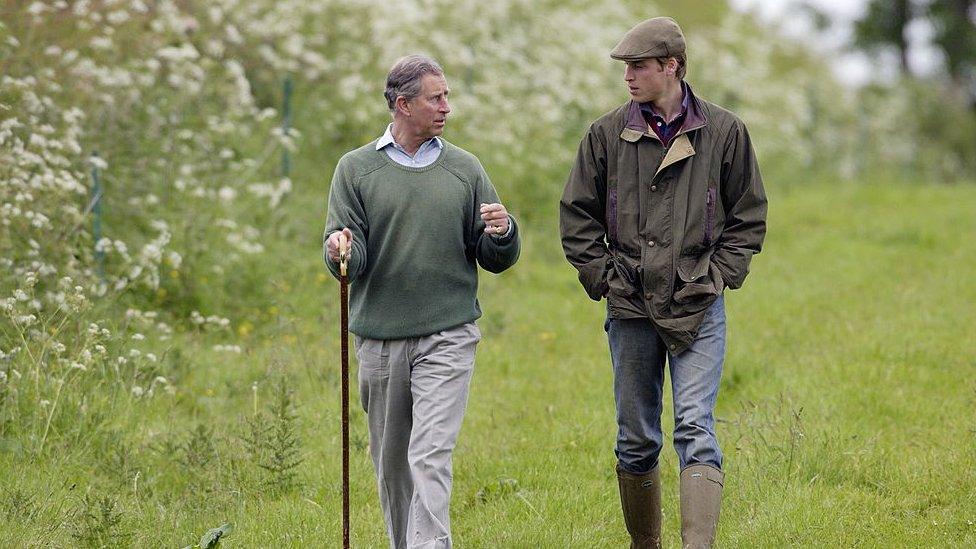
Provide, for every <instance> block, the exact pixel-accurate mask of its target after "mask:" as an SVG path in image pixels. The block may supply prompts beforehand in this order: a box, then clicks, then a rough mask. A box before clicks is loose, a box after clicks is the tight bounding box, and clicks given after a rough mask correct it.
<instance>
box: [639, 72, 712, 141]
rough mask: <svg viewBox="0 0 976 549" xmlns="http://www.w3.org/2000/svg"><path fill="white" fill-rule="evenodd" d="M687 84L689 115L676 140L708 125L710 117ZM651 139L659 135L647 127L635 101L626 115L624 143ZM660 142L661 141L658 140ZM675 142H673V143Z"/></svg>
mask: <svg viewBox="0 0 976 549" xmlns="http://www.w3.org/2000/svg"><path fill="white" fill-rule="evenodd" d="M684 84H685V91H686V92H687V94H688V100H689V101H688V114H687V115H686V116H685V123H684V124H682V125H681V129H680V130H678V133H677V135H675V139H677V137H678V136H680V135H681V134H684V133H688V132H690V131H692V130H697V129H699V128H703V127H705V126H707V125H708V117H707V116H706V114H705V109H704V108H702V105H701V102H700V101H699V100H698V98H697V97H696V96H695V92H694V91H692V89H691V85H690V84H688V83H687V82H685V83H684ZM644 136H647V137H650V138H651V139H658V137H657V135H656V134H655V133H654V132H653V131H651V129H650V128H648V127H647V121H646V120H644V115H643V114H641V109H640V103H638V102H637V101H634V100H633V99H631V100H630V102H629V103H628V104H627V107H626V112H625V114H624V129H623V131H621V132H620V138H621V139H623V140H624V141H629V142H631V143H636V142H637V141H640V138H641V137H644ZM658 141H660V139H658ZM673 141H674V140H672V142H673Z"/></svg>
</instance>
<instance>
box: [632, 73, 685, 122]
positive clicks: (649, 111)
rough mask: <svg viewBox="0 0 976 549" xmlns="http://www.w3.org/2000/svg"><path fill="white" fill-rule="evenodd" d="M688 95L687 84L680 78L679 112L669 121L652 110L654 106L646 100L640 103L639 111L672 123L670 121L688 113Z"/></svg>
mask: <svg viewBox="0 0 976 549" xmlns="http://www.w3.org/2000/svg"><path fill="white" fill-rule="evenodd" d="M690 95H691V94H689V93H688V85H687V84H685V81H684V80H682V81H681V112H680V113H678V116H675V117H674V120H672V121H671V122H668V121H667V120H664V116H662V115H661V114H659V113H658V112H657V111H655V110H654V107H653V106H651V104H650V102H648V103H641V104H640V109H641V112H643V113H645V114H646V115H649V116H653V117H655V118H660V119H661V120H663V121H664V122H667V123H668V124H672V123H674V122H676V121H678V120H680V119H681V117H683V116H684V115H685V114H687V113H688V103H689V99H688V98H689V96H690Z"/></svg>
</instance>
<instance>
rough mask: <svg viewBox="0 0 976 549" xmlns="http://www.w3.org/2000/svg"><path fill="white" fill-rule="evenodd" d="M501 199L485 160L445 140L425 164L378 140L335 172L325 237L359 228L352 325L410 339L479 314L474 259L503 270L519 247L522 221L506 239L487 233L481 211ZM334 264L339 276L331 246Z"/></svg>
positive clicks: (369, 333)
mask: <svg viewBox="0 0 976 549" xmlns="http://www.w3.org/2000/svg"><path fill="white" fill-rule="evenodd" d="M492 202H499V199H498V195H497V193H496V192H495V188H494V187H493V186H492V184H491V181H490V180H489V179H488V174H486V173H485V170H484V168H482V167H481V163H480V162H478V159H477V158H476V157H475V156H474V155H472V154H471V153H468V152H467V151H464V150H462V149H460V148H458V147H456V146H454V145H452V144H450V143H448V142H446V141H444V149H443V150H442V151H441V154H440V156H439V157H438V158H437V160H436V161H435V162H434V163H433V164H431V165H429V166H425V167H423V168H413V167H408V166H402V165H400V164H397V163H396V162H394V161H393V160H392V159H390V158H389V157H388V156H387V155H386V153H385V152H384V151H381V150H380V151H377V150H376V142H375V141H373V142H372V143H369V144H367V145H365V146H363V147H360V148H359V149H356V150H354V151H350V152H348V153H346V154H345V155H344V156H343V157H342V158H341V159H340V160H339V164H338V165H337V166H336V169H335V173H334V175H333V177H332V189H331V191H330V193H329V214H328V218H327V220H326V226H325V235H324V238H328V235H329V234H331V233H332V232H334V231H337V230H340V229H342V228H343V227H348V228H349V229H350V230H351V231H352V234H353V244H352V255H351V257H350V258H349V265H348V276H349V283H350V290H349V318H350V323H349V329H350V331H352V332H353V333H355V334H357V335H360V336H362V337H368V338H373V339H401V338H407V337H418V336H426V335H430V334H433V333H436V332H439V331H441V330H444V329H446V328H450V327H453V326H457V325H459V324H463V323H465V322H471V321H472V320H475V319H477V318H479V317H480V316H481V308H480V306H479V305H478V270H477V266H476V264H475V262H476V261H477V264H479V265H481V267H482V268H483V269H485V270H487V271H491V272H493V273H499V272H501V271H504V270H505V269H507V268H508V267H510V266H512V265H513V264H514V263H515V261H516V260H517V259H518V255H519V249H520V242H519V235H518V227H517V226H513V230H512V231H511V232H510V234H508V235H506V236H504V237H502V238H499V237H497V236H490V235H486V234H485V233H484V229H485V223H484V222H483V221H482V220H481V215H480V212H479V209H480V206H481V204H482V203H492ZM512 223H513V224H514V219H513V220H512ZM323 248H324V239H323ZM323 251H325V250H324V249H323ZM325 263H326V265H328V267H329V270H330V271H331V272H332V274H333V275H334V276H338V274H339V266H338V264H336V263H333V262H332V261H330V260H329V257H328V253H327V252H326V253H325Z"/></svg>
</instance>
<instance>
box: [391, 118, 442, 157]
mask: <svg viewBox="0 0 976 549" xmlns="http://www.w3.org/2000/svg"><path fill="white" fill-rule="evenodd" d="M431 141H433V142H434V145H436V146H437V148H438V149H443V148H444V143H443V142H442V141H441V138H440V137H437V136H434V137H431V138H430V139H428V140H427V141H424V142H423V143H421V144H420V146H419V147H417V151H418V152H419V151H420V149H423V148H425V147H428V146H429V145H430V142H431ZM388 145H393V146H394V147H395V148H397V149H399V150H401V151H404V149H403V147H401V146H400V144H399V143H397V142H396V139H393V124H392V123H391V124H388V125H387V126H386V131H385V132H383V137H380V138H379V140H377V141H376V150H378V151H379V150H382V149H383V148H385V147H387V146H388ZM405 152H406V151H404V153H405Z"/></svg>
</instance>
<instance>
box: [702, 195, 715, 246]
mask: <svg viewBox="0 0 976 549" xmlns="http://www.w3.org/2000/svg"><path fill="white" fill-rule="evenodd" d="M717 199H718V189H716V188H715V187H712V186H709V187H708V190H707V191H706V192H705V238H704V241H703V242H702V244H704V246H705V247H706V248H710V247H711V246H712V243H713V242H714V240H715V239H714V236H715V234H714V233H715V201H716V200H717Z"/></svg>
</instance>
